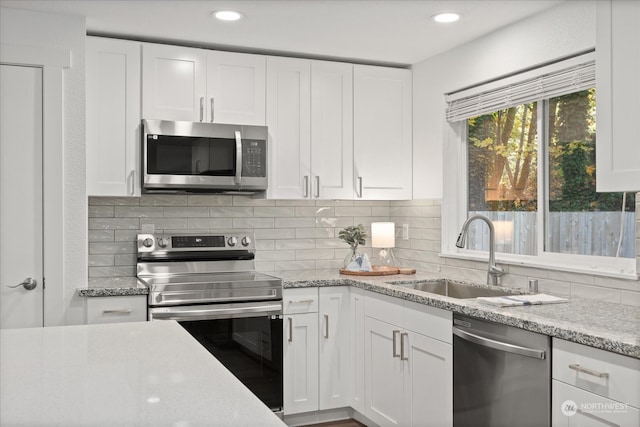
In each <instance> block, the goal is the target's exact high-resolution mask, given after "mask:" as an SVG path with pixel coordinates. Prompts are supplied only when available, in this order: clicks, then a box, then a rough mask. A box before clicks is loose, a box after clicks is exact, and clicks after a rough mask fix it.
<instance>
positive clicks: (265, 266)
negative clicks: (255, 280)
mask: <svg viewBox="0 0 640 427" xmlns="http://www.w3.org/2000/svg"><path fill="white" fill-rule="evenodd" d="M274 270H275V264H274V262H273V261H260V262H258V261H256V271H260V272H262V273H272V272H273V271H274Z"/></svg>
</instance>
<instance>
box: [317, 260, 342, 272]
mask: <svg viewBox="0 0 640 427" xmlns="http://www.w3.org/2000/svg"><path fill="white" fill-rule="evenodd" d="M343 264H344V260H341V259H321V260H318V261H316V269H318V270H326V269H336V270H339V269H341V268H342V267H344V265H343Z"/></svg>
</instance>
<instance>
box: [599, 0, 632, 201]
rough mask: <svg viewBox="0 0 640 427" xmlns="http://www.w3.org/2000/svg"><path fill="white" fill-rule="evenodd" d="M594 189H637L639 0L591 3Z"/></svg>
mask: <svg viewBox="0 0 640 427" xmlns="http://www.w3.org/2000/svg"><path fill="white" fill-rule="evenodd" d="M596 20H597V21H596V30H597V31H596V91H597V97H598V100H597V102H598V126H597V138H598V140H597V141H598V142H597V144H596V150H597V152H596V162H597V163H596V173H597V180H596V183H597V189H598V191H640V136H639V134H638V132H637V124H636V122H637V121H638V116H640V79H639V78H638V76H640V48H639V47H638V46H640V25H638V22H640V2H637V1H623V0H614V1H598V2H596Z"/></svg>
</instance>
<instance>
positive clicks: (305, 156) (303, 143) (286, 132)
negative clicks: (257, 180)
mask: <svg viewBox="0 0 640 427" xmlns="http://www.w3.org/2000/svg"><path fill="white" fill-rule="evenodd" d="M267 126H268V128H269V145H268V149H269V189H268V190H267V195H268V197H270V198H280V199H303V198H308V197H309V195H310V191H309V190H310V182H311V181H310V179H311V177H310V174H311V164H310V160H311V62H310V61H308V60H305V59H293V58H276V57H269V58H267Z"/></svg>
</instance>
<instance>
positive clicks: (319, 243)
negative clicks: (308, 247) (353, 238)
mask: <svg viewBox="0 0 640 427" xmlns="http://www.w3.org/2000/svg"><path fill="white" fill-rule="evenodd" d="M315 243H316V248H317V249H331V248H335V249H343V248H344V249H347V248H348V245H347V244H346V243H345V242H344V241H342V240H340V239H337V238H333V239H315Z"/></svg>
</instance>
